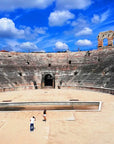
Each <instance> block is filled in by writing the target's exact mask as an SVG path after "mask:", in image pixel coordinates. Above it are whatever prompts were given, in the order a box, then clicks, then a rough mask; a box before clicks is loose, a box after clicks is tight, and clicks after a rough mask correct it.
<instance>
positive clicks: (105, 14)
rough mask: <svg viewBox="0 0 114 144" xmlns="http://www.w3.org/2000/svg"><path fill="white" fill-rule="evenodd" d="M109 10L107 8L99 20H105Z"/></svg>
mask: <svg viewBox="0 0 114 144" xmlns="http://www.w3.org/2000/svg"><path fill="white" fill-rule="evenodd" d="M109 14H110V11H109V10H107V11H105V12H104V13H103V14H102V15H101V22H103V21H105V20H106V19H107V18H108V17H109Z"/></svg>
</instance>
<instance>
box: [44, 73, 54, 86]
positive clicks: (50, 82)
mask: <svg viewBox="0 0 114 144" xmlns="http://www.w3.org/2000/svg"><path fill="white" fill-rule="evenodd" d="M44 86H53V78H52V76H51V75H50V74H47V75H45V77H44Z"/></svg>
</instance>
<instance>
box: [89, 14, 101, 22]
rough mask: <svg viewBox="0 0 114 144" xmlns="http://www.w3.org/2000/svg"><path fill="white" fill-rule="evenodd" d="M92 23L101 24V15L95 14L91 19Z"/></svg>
mask: <svg viewBox="0 0 114 144" xmlns="http://www.w3.org/2000/svg"><path fill="white" fill-rule="evenodd" d="M91 21H92V23H99V22H100V17H99V15H96V14H94V15H93V18H92V19H91Z"/></svg>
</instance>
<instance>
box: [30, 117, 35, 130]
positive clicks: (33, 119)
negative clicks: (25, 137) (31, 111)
mask: <svg viewBox="0 0 114 144" xmlns="http://www.w3.org/2000/svg"><path fill="white" fill-rule="evenodd" d="M35 120H36V118H35V117H34V116H33V117H32V118H31V119H30V131H34V121H35Z"/></svg>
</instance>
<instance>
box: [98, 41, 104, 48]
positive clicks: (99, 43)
mask: <svg viewBox="0 0 114 144" xmlns="http://www.w3.org/2000/svg"><path fill="white" fill-rule="evenodd" d="M100 47H103V39H98V48H100Z"/></svg>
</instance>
